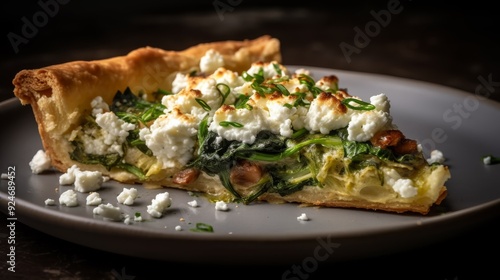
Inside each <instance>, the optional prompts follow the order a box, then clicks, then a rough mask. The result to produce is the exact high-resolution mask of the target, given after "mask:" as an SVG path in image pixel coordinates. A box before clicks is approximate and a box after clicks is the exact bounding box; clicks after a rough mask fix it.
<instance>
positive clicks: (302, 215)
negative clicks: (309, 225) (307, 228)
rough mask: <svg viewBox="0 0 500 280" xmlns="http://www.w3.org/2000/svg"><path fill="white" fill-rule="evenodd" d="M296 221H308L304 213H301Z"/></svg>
mask: <svg viewBox="0 0 500 280" xmlns="http://www.w3.org/2000/svg"><path fill="white" fill-rule="evenodd" d="M297 221H309V217H307V215H306V213H302V214H300V216H298V217H297Z"/></svg>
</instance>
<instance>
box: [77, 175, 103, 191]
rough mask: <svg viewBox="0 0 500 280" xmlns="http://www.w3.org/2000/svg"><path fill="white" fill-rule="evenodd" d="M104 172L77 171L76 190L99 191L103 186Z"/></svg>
mask: <svg viewBox="0 0 500 280" xmlns="http://www.w3.org/2000/svg"><path fill="white" fill-rule="evenodd" d="M102 182H103V179H102V173H101V172H100V171H79V170H77V171H76V172H75V190H76V191H77V192H83V193H86V192H92V191H97V190H98V189H100V188H101V186H102Z"/></svg>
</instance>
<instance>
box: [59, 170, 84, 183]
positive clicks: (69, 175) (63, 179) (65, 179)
mask: <svg viewBox="0 0 500 280" xmlns="http://www.w3.org/2000/svg"><path fill="white" fill-rule="evenodd" d="M77 171H80V168H78V166H76V165H72V166H71V167H70V168H68V169H67V170H66V173H63V174H62V175H61V176H59V184H60V185H63V186H64V185H72V184H74V183H75V173H76V172H77Z"/></svg>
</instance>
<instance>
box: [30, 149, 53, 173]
mask: <svg viewBox="0 0 500 280" xmlns="http://www.w3.org/2000/svg"><path fill="white" fill-rule="evenodd" d="M29 165H30V168H31V171H32V172H33V173H34V174H40V173H42V172H44V171H46V170H48V169H50V167H51V162H50V157H49V156H48V155H47V154H46V153H45V151H44V150H38V151H37V152H36V153H35V155H34V156H33V158H32V159H31V161H30V162H29Z"/></svg>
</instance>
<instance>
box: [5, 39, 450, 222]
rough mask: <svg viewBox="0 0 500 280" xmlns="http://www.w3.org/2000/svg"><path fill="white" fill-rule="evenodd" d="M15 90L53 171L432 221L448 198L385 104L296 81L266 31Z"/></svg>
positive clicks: (53, 72) (42, 76) (328, 84)
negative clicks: (82, 172)
mask: <svg viewBox="0 0 500 280" xmlns="http://www.w3.org/2000/svg"><path fill="white" fill-rule="evenodd" d="M13 84H14V86H15V89H14V94H15V95H16V96H17V97H18V98H19V99H20V101H21V103H22V104H29V105H31V106H32V108H33V112H34V116H35V118H36V121H37V124H38V128H39V132H40V136H41V139H42V143H43V146H44V149H45V151H46V153H47V155H48V156H49V157H50V159H51V163H52V165H53V166H54V167H56V168H57V169H58V170H60V171H61V172H66V171H67V170H68V168H70V167H72V166H74V165H76V166H78V167H79V168H80V169H81V170H92V171H100V172H102V174H104V175H107V176H110V177H111V178H112V179H114V180H116V181H119V182H124V183H138V184H147V185H155V186H161V187H171V188H180V189H185V190H189V191H193V192H200V193H203V194H205V195H206V196H207V198H208V199H211V200H213V201H219V200H222V201H226V202H241V203H245V204H248V203H252V202H255V201H268V202H272V203H287V202H290V203H300V204H306V205H316V206H324V207H347V208H359V209H368V210H383V211H389V212H397V213H403V212H415V213H421V214H427V213H428V212H429V211H430V209H431V207H432V206H433V205H435V204H439V203H441V201H442V200H443V199H444V198H445V197H446V194H447V189H446V187H445V183H446V181H447V180H448V179H449V178H450V172H449V168H448V167H447V166H446V165H444V164H442V163H439V162H436V163H429V162H428V161H427V160H426V158H425V156H424V154H423V153H422V151H421V149H420V145H419V144H418V143H417V142H416V141H415V140H412V139H408V138H406V137H405V134H404V133H403V131H402V130H400V129H399V128H398V127H397V126H396V125H395V122H394V121H393V119H392V116H391V114H390V100H389V99H388V98H387V96H386V95H384V94H379V95H375V96H372V97H371V98H370V100H362V99H361V98H359V97H357V96H356V95H354V94H351V93H349V92H348V91H347V90H346V89H342V88H340V87H339V80H338V78H337V77H336V76H335V75H334V73H332V75H330V76H326V77H314V76H313V73H311V72H309V71H308V70H307V69H300V70H297V71H295V72H291V71H290V70H289V69H288V68H287V67H286V66H285V65H283V64H282V61H281V52H280V42H279V41H278V39H276V38H273V37H270V36H267V35H266V36H262V37H259V38H256V39H252V40H243V41H221V42H211V43H205V44H200V45H196V46H193V47H191V48H188V49H186V50H182V51H166V50H162V49H157V48H151V47H145V48H141V49H137V50H134V51H132V52H131V53H129V54H127V55H125V56H120V57H113V58H109V59H104V60H96V61H73V62H68V63H64V64H59V65H52V66H48V67H44V68H41V69H34V70H23V71H21V72H19V73H18V74H17V75H16V77H15V78H14V80H13Z"/></svg>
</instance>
